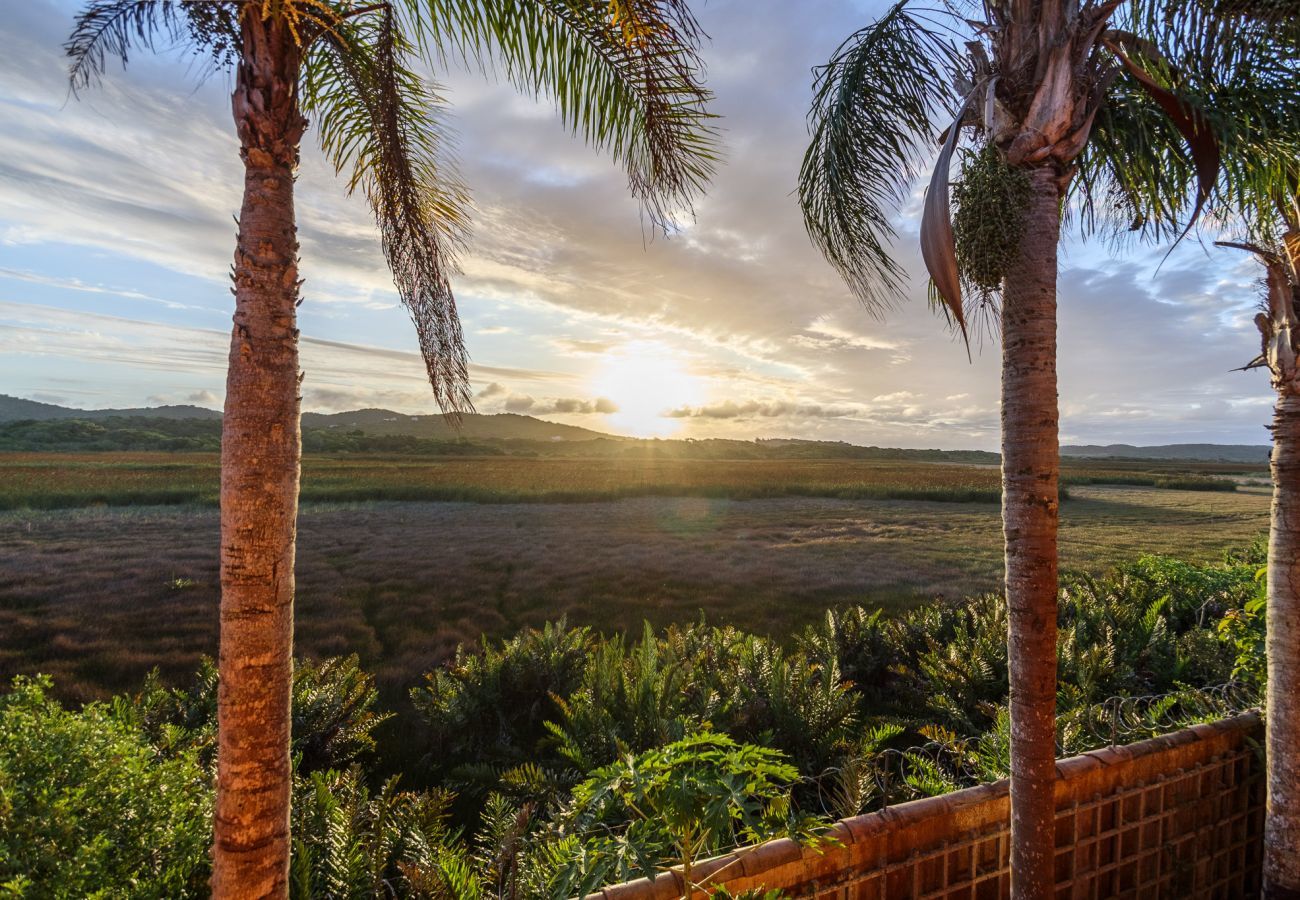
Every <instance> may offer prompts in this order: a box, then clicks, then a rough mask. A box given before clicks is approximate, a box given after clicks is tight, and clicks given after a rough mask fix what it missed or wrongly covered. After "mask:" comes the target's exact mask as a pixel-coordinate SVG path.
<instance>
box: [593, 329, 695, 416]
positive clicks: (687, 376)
mask: <svg viewBox="0 0 1300 900" xmlns="http://www.w3.org/2000/svg"><path fill="white" fill-rule="evenodd" d="M591 388H592V391H593V393H595V394H596V395H597V396H599V397H606V398H608V399H610V400H612V401H613V402H614V405H615V406H617V407H618V411H617V412H613V413H610V414H609V416H608V419H609V424H610V425H611V426H612V427H613V428H615V429H617V430H618V431H619V432H620V433H622V434H627V435H631V436H633V437H668V436H669V435H672V434H673V433H675V432H677V431H679V430H680V429H681V427H682V424H683V420H682V419H681V418H676V417H672V416H669V415H668V413H669V412H670V411H672V410H674V409H678V408H680V407H683V406H693V405H697V404H699V403H700V402H701V400H702V398H703V395H704V384H703V382H702V381H701V380H700V378H699V377H697V376H695V375H692V374H691V373H690V372H689V371H688V370H687V368H686V366H685V365H684V364H683V362H682V359H681V356H680V354H678V353H677V352H676V351H674V350H673V349H672V348H671V347H669V346H667V345H666V344H663V343H660V342H659V341H636V342H633V343H630V344H624V345H622V346H621V347H618V348H617V349H615V350H612V351H610V352H609V353H607V354H605V357H604V359H603V360H601V362H600V366H599V368H598V369H597V370H596V373H595V375H594V376H593V377H592V381H591Z"/></svg>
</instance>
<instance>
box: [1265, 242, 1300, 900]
mask: <svg viewBox="0 0 1300 900" xmlns="http://www.w3.org/2000/svg"><path fill="white" fill-rule="evenodd" d="M1282 251H1283V252H1282V256H1281V258H1280V259H1279V260H1277V261H1276V262H1274V263H1272V264H1271V265H1269V267H1268V268H1269V272H1268V292H1269V297H1268V307H1269V315H1268V316H1267V317H1264V321H1263V322H1261V323H1260V325H1261V331H1262V332H1263V336H1264V354H1265V358H1266V359H1267V361H1268V365H1269V369H1270V371H1271V373H1272V381H1273V387H1274V389H1275V390H1276V391H1277V405H1276V408H1275V411H1274V416H1273V457H1272V470H1273V511H1272V521H1271V523H1270V528H1269V538H1268V618H1267V628H1268V631H1267V637H1266V648H1267V654H1268V698H1267V715H1266V717H1265V724H1266V728H1267V732H1266V737H1265V744H1266V749H1267V754H1268V813H1267V815H1266V818H1265V824H1264V896H1265V897H1266V898H1267V900H1300V360H1298V359H1297V350H1298V348H1297V346H1296V345H1297V343H1300V321H1297V316H1296V301H1297V299H1300V298H1297V287H1296V286H1297V285H1298V284H1300V272H1298V271H1297V269H1300V266H1298V265H1297V263H1298V262H1300V232H1298V231H1296V230H1292V231H1291V232H1290V233H1289V234H1287V236H1286V240H1285V241H1284V246H1283V248H1282Z"/></svg>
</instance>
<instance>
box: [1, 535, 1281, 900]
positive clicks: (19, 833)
mask: <svg viewBox="0 0 1300 900" xmlns="http://www.w3.org/2000/svg"><path fill="white" fill-rule="evenodd" d="M1260 554H1261V549H1260V547H1258V546H1256V547H1253V548H1251V549H1249V550H1247V551H1245V552H1243V553H1241V554H1234V555H1232V556H1230V557H1229V558H1227V559H1226V560H1225V561H1224V562H1223V563H1221V564H1214V565H1190V564H1187V563H1184V562H1181V561H1178V560H1172V559H1168V558H1162V557H1142V558H1140V559H1138V560H1135V561H1134V562H1132V563H1129V564H1127V565H1124V566H1121V567H1119V568H1118V569H1117V570H1116V571H1115V572H1113V573H1111V574H1110V575H1108V576H1106V577H1104V578H1089V577H1083V576H1075V577H1070V578H1067V579H1066V580H1065V582H1064V585H1063V590H1062V600H1061V604H1060V645H1059V656H1060V692H1059V697H1058V706H1059V710H1060V735H1059V739H1060V740H1061V742H1062V747H1063V748H1064V749H1065V750H1066V751H1067V752H1072V751H1074V750H1077V749H1080V748H1082V747H1086V746H1095V745H1096V744H1095V741H1096V740H1097V738H1098V736H1099V731H1098V725H1099V724H1100V725H1101V726H1103V727H1104V726H1106V725H1107V721H1108V720H1107V716H1110V715H1112V712H1111V709H1112V705H1113V703H1114V701H1113V700H1111V699H1110V698H1111V696H1112V695H1114V694H1127V695H1134V696H1135V697H1136V696H1137V695H1147V694H1161V693H1164V692H1166V691H1169V692H1172V693H1170V694H1169V695H1168V696H1167V697H1164V698H1161V699H1157V700H1139V699H1135V700H1133V701H1131V702H1130V701H1124V702H1125V703H1126V704H1128V705H1127V706H1126V707H1125V709H1126V712H1125V714H1124V720H1123V722H1122V723H1121V724H1122V727H1123V729H1124V730H1123V732H1122V733H1123V734H1124V735H1125V737H1133V736H1145V735H1146V734H1150V733H1155V732H1158V731H1160V730H1164V729H1166V728H1168V727H1170V726H1169V724H1168V723H1170V722H1173V721H1180V720H1181V721H1185V720H1186V717H1187V716H1192V717H1195V716H1197V715H1201V714H1205V713H1206V712H1208V713H1209V714H1213V709H1212V707H1207V706H1206V705H1205V704H1203V703H1202V702H1200V701H1199V700H1197V698H1196V694H1195V692H1194V690H1192V688H1194V687H1195V686H1197V685H1209V684H1217V683H1220V682H1223V681H1225V680H1227V679H1228V678H1229V677H1234V672H1235V673H1236V675H1235V677H1238V678H1245V679H1249V678H1256V679H1258V678H1262V670H1261V669H1260V668H1259V662H1258V661H1259V660H1260V659H1261V658H1262V657H1261V656H1260V653H1261V644H1260V641H1261V640H1262V625H1263V621H1262V608H1261V605H1260V603H1259V600H1258V595H1259V591H1260V584H1259V582H1257V580H1256V578H1255V573H1256V571H1257V569H1258V568H1259V564H1260V560H1261V556H1260ZM1005 631H1006V607H1005V603H1004V601H1003V600H1002V599H1001V598H1000V597H997V596H987V597H979V598H973V599H970V600H968V601H965V602H963V603H950V604H949V603H936V604H931V605H928V606H925V607H921V608H919V609H916V610H913V611H911V612H909V613H905V614H902V615H898V616H894V617H886V616H884V615H882V614H881V613H880V612H878V611H875V612H873V611H868V610H866V609H864V608H861V607H851V608H847V609H841V610H834V611H831V612H829V613H828V614H827V615H826V617H825V619H824V620H823V621H822V622H820V623H818V624H817V625H815V626H812V627H809V628H807V629H805V631H804V632H803V633H802V634H800V635H797V636H795V638H794V639H793V640H792V641H790V642H789V646H782V645H781V644H780V643H778V642H776V641H773V640H771V639H767V638H763V637H759V636H756V635H752V634H746V633H744V632H741V631H739V630H737V629H734V628H727V627H717V626H711V625H709V624H707V623H706V622H703V621H701V622H697V623H693V624H688V625H681V626H674V627H672V628H669V629H668V630H667V631H665V632H662V633H658V634H656V633H654V632H653V631H650V630H649V629H647V630H645V631H644V632H643V633H642V635H641V636H640V638H639V639H637V640H635V641H628V640H626V639H624V638H620V637H614V638H608V639H607V638H603V637H600V636H599V635H597V634H595V633H593V632H592V631H590V630H588V629H581V628H578V629H571V628H568V627H566V626H565V625H564V623H563V622H560V623H556V624H553V625H550V626H547V627H546V628H544V629H541V630H537V631H524V632H521V633H520V634H518V635H516V636H515V637H514V638H512V639H510V640H508V641H504V642H501V643H499V644H486V645H485V646H484V647H482V648H481V649H478V650H474V649H469V648H462V649H461V650H460V651H459V653H458V654H457V657H456V659H455V661H454V662H453V664H452V665H450V666H449V667H448V668H446V669H445V670H439V671H436V672H434V673H431V674H430V677H429V680H428V682H427V683H426V685H425V686H424V687H422V688H420V689H418V690H417V691H416V697H415V699H416V702H417V705H418V706H419V708H420V709H421V711H422V712H423V713H424V715H425V716H427V717H428V719H429V723H430V728H431V734H432V738H431V744H430V749H431V750H433V751H436V752H435V753H433V754H431V762H432V763H434V765H433V766H432V768H431V770H430V772H429V774H430V775H431V776H432V777H433V779H434V781H435V783H436V784H435V786H434V787H431V788H425V789H421V790H401V789H399V787H398V783H397V781H396V780H395V779H390V780H387V781H385V780H382V779H379V778H377V777H376V776H375V775H374V773H371V772H369V771H368V770H367V769H366V768H365V765H366V763H367V762H368V761H369V760H370V758H371V753H370V750H371V748H372V746H373V742H374V740H375V731H374V728H375V726H376V725H377V724H378V723H379V722H380V720H381V717H382V714H381V713H378V712H377V711H376V709H375V704H376V698H375V694H374V688H373V683H372V681H371V679H370V677H369V676H367V675H365V674H364V673H363V672H362V671H361V669H360V668H359V666H358V663H357V660H356V659H355V658H347V659H334V660H326V661H323V662H320V663H302V664H300V665H299V666H298V667H297V670H296V672H297V675H296V677H295V690H294V746H295V754H296V758H297V760H298V771H297V772H296V773H295V784H294V805H293V809H294V813H293V815H294V835H295V843H294V855H293V863H292V865H293V869H292V871H293V881H294V891H295V896H300V897H306V896H337V897H370V896H375V895H376V892H377V891H378V892H380V893H381V894H383V895H388V896H405V897H434V898H447V900H478V898H487V897H495V898H513V900H525V898H537V897H562V896H571V895H572V894H573V893H577V892H580V891H582V890H585V889H587V888H589V887H594V886H596V885H597V884H598V883H599V882H603V881H607V880H612V879H617V878H622V877H626V876H632V875H639V874H642V873H643V872H645V871H646V870H647V869H652V868H656V867H660V866H663V865H682V864H684V863H689V864H691V865H693V864H694V861H696V860H698V859H699V858H701V857H702V856H703V855H705V854H709V853H713V852H716V851H720V850H722V849H724V848H727V847H729V846H731V845H734V844H736V843H737V842H743V841H748V840H758V839H762V838H764V837H770V836H773V835H775V834H787V833H790V834H795V835H796V836H799V837H800V838H801V839H807V838H810V837H811V834H812V830H813V828H814V825H815V824H816V822H817V821H825V817H827V816H844V815H853V814H858V813H861V812H866V811H869V810H871V809H874V808H878V807H879V805H880V804H881V803H882V802H886V801H887V802H890V803H894V802H899V801H901V800H905V799H909V798H912V797H916V796H921V795H926V794H932V793H936V792H941V791H947V790H951V789H953V788H955V787H958V786H961V785H964V784H968V783H970V782H971V781H972V780H991V779H994V778H999V777H1003V776H1004V775H1005V773H1006V771H1007V766H1008V762H1009V744H1010V732H1009V727H1010V724H1009V717H1008V714H1007V706H1006V703H1007V695H1006V644H1005ZM1252 666H1253V668H1252ZM1185 686H1186V687H1185ZM214 688H215V671H214V669H213V667H212V666H211V664H210V663H208V664H205V665H204V666H203V667H202V668H201V670H200V672H199V673H198V675H197V677H196V679H195V681H194V683H193V684H192V685H191V686H190V687H188V688H186V689H176V688H170V687H167V686H165V685H163V684H162V683H161V681H160V679H158V678H157V677H156V676H155V677H152V678H150V679H149V681H148V682H147V683H146V685H145V686H144V687H143V688H142V689H141V690H140V691H138V692H137V693H135V694H133V695H131V696H124V697H119V698H116V699H115V700H114V701H113V702H112V703H110V704H94V703H92V704H89V705H87V706H85V707H84V708H82V709H81V710H80V711H76V712H73V711H67V710H64V709H63V708H62V707H60V706H59V705H58V704H57V703H55V702H54V701H52V700H50V699H49V698H48V695H47V691H48V689H49V688H48V682H45V681H37V682H30V681H19V682H18V683H16V685H15V688H14V690H13V691H12V692H11V693H9V694H7V695H5V696H3V697H0V873H3V877H0V884H4V883H5V879H8V880H9V891H10V893H12V894H17V895H18V896H37V895H39V896H68V897H71V896H82V895H85V896H94V894H93V892H92V889H91V888H90V887H89V885H92V884H94V885H99V884H101V883H102V884H103V885H108V886H110V888H111V887H112V886H113V885H120V884H127V883H128V882H127V881H124V880H123V879H134V881H132V882H130V883H131V884H134V885H138V886H139V887H138V889H137V888H122V889H121V891H119V892H118V893H119V894H122V893H124V894H126V895H130V896H169V897H170V896H191V895H197V894H201V892H202V890H203V886H204V884H205V879H206V877H207V869H208V860H207V855H206V847H207V842H208V839H209V834H210V832H209V829H210V825H209V820H208V816H209V813H210V804H211V784H210V780H211V776H210V768H209V767H210V765H211V757H212V750H211V744H212V737H213V733H214V729H213V714H214V710H215V694H214ZM1100 736H1101V737H1103V738H1104V737H1105V736H1106V735H1100ZM451 790H458V791H462V792H463V794H464V798H463V801H462V802H460V803H457V802H456V798H454V797H453V795H452V793H451ZM814 816H815V817H816V819H814V818H813V817H814ZM163 834H166V835H167V838H168V840H167V842H161V841H160V835H163ZM158 848H165V852H163V851H160V850H159V849H158ZM110 849H111V850H112V852H111V853H110V852H109V851H110ZM66 859H75V860H77V861H78V862H77V867H73V868H68V869H67V872H68V874H67V876H66V878H65V874H64V868H61V867H62V866H63V863H64V861H65V860H66ZM56 868H57V869H58V871H57V874H50V873H53V872H54V871H55V869H56ZM32 872H37V873H42V878H44V879H45V880H41V878H36V876H33V875H32V874H31V873H32ZM25 878H26V879H31V883H28V882H27V881H24V880H23V879H25ZM37 885H39V887H40V889H41V891H42V892H38V891H37ZM154 885H156V886H157V887H153V886H154ZM133 891H134V893H133ZM24 892H25V893H24ZM113 895H114V896H116V895H118V894H113Z"/></svg>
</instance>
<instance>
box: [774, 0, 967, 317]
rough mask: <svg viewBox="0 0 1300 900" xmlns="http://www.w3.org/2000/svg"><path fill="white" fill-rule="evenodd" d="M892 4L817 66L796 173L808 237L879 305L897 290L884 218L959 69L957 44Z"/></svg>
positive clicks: (899, 271)
mask: <svg viewBox="0 0 1300 900" xmlns="http://www.w3.org/2000/svg"><path fill="white" fill-rule="evenodd" d="M906 7H907V0H901V2H899V3H897V4H895V5H894V6H893V7H892V8H891V9H890V10H889V11H888V12H887V13H886V14H885V15H884V16H882V17H881V18H880V19H879V20H878V21H876V22H875V23H874V24H873V25H871V26H869V27H867V28H864V29H862V30H861V31H859V32H857V33H856V34H854V35H853V36H852V37H850V38H849V39H848V40H847V41H845V42H844V44H842V45H841V46H840V47H839V49H838V50H837V51H836V52H835V55H834V56H833V57H832V58H831V61H830V62H829V63H828V64H827V65H826V66H825V68H823V69H821V70H819V71H818V73H817V81H816V84H815V87H814V91H815V98H814V101H813V108H812V113H811V116H810V129H811V131H812V142H811V144H810V145H809V148H808V151H807V153H806V154H805V156H804V160H803V166H802V168H801V170H800V173H799V201H800V204H801V206H802V207H803V214H804V224H805V226H806V228H807V229H808V234H809V235H810V236H811V237H812V239H813V242H814V243H815V244H816V245H817V246H818V247H819V248H820V249H821V251H822V252H823V253H824V254H825V255H826V258H827V259H828V260H830V262H831V264H832V265H834V266H835V268H836V269H838V270H839V272H840V274H841V275H842V276H843V277H844V280H845V281H846V282H847V283H848V285H849V287H850V288H851V289H852V290H853V292H854V293H855V294H856V295H857V296H858V297H859V298H860V299H861V300H862V301H863V303H865V304H866V305H867V307H868V308H869V309H871V310H873V311H877V312H879V311H881V310H882V309H884V308H886V307H887V306H889V305H890V303H891V301H892V300H893V299H894V298H895V297H896V296H898V295H899V294H900V293H901V291H902V286H903V283H902V279H903V268H902V266H901V265H899V263H898V262H897V261H895V260H894V258H893V257H892V256H891V254H890V246H889V245H890V244H891V243H892V241H893V239H894V238H895V236H896V231H895V229H894V226H893V223H892V221H891V219H892V216H893V213H894V212H895V210H896V209H897V207H898V205H899V204H900V203H901V202H902V200H903V199H904V196H905V194H906V191H907V190H908V188H909V187H910V186H911V184H912V181H913V179H914V178H915V177H916V174H917V171H916V167H917V165H918V163H919V162H920V161H921V159H922V158H924V156H925V155H927V152H926V148H928V147H929V146H930V144H931V143H932V141H933V140H934V136H935V134H936V132H937V130H938V129H937V128H936V127H935V118H936V116H937V115H939V114H940V113H941V112H945V111H946V112H951V111H952V107H953V105H954V103H955V100H956V97H955V92H954V88H953V85H952V82H953V77H954V73H955V72H959V71H961V70H962V60H961V57H960V56H959V54H958V51H957V49H956V47H955V46H954V45H953V44H952V42H951V41H949V40H948V39H947V38H946V37H945V36H943V35H940V34H938V33H937V32H936V31H934V30H933V29H931V28H930V27H928V26H927V25H926V24H925V23H924V22H922V21H920V20H919V19H917V18H915V17H914V16H913V15H912V14H911V13H910V12H909V11H908V10H907V8H906Z"/></svg>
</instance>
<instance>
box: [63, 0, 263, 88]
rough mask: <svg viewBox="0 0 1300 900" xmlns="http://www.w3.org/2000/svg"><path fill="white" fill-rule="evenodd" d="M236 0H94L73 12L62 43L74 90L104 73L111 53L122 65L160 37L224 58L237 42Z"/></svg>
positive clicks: (149, 46) (152, 48)
mask: <svg viewBox="0 0 1300 900" xmlns="http://www.w3.org/2000/svg"><path fill="white" fill-rule="evenodd" d="M238 5H239V3H238V0H94V2H91V3H88V4H87V5H86V6H85V8H83V9H82V11H81V12H80V13H79V14H78V15H77V18H76V23H75V25H74V27H73V31H72V36H71V37H69V38H68V41H67V43H65V44H64V45H63V49H64V51H65V52H66V54H67V56H68V58H69V59H70V60H71V61H72V66H71V69H70V71H69V79H70V83H71V85H72V89H73V90H74V91H77V90H80V89H82V88H86V87H89V86H90V85H92V84H94V83H95V82H96V81H98V79H99V77H100V76H101V75H103V73H104V70H105V68H106V66H107V64H108V61H109V59H114V58H116V59H120V60H121V61H122V64H123V65H125V64H126V62H127V60H128V58H129V56H130V53H131V50H132V48H134V47H142V48H144V49H146V50H150V51H152V50H155V49H157V47H158V41H159V40H160V39H162V40H166V41H170V42H172V43H173V44H178V45H186V44H189V45H193V46H195V47H201V48H204V49H207V50H209V51H211V52H212V53H213V55H214V56H215V57H217V58H218V59H228V57H229V55H230V54H231V53H232V52H233V49H234V47H235V46H236V43H235V42H236V39H237V37H238V29H237V27H236V18H237V13H236V8H237V6H238Z"/></svg>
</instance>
